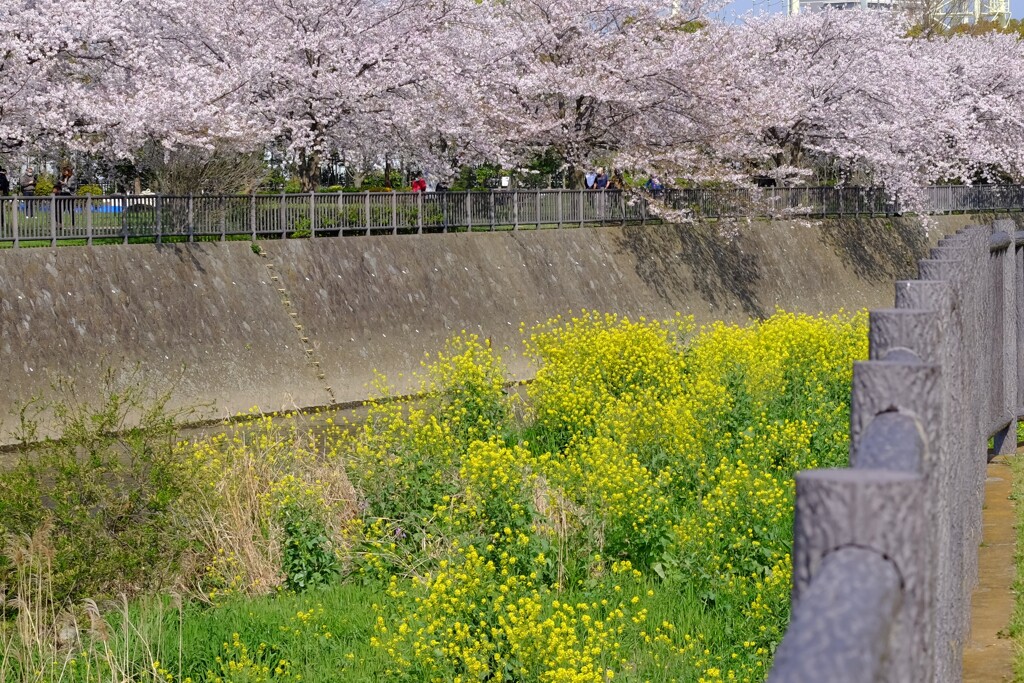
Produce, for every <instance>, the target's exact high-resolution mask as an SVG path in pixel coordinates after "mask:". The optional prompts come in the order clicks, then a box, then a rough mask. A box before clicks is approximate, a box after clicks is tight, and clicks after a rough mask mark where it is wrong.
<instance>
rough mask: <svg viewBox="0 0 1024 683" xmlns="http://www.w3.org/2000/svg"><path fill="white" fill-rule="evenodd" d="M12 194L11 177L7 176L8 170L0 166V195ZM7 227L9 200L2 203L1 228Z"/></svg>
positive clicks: (0, 209)
mask: <svg viewBox="0 0 1024 683" xmlns="http://www.w3.org/2000/svg"><path fill="white" fill-rule="evenodd" d="M9 194H11V179H10V178H8V177H7V171H6V170H4V169H3V168H0V197H6V196H8V195H9ZM5 227H7V202H2V203H0V230H2V229H3V228H5Z"/></svg>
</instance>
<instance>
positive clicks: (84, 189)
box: [75, 185, 103, 197]
mask: <svg viewBox="0 0 1024 683" xmlns="http://www.w3.org/2000/svg"><path fill="white" fill-rule="evenodd" d="M75 194H76V195H78V196H79V197H85V196H87V195H92V196H93V197H99V196H101V195H102V194H103V188H101V187H100V186H99V185H82V186H81V187H79V188H78V190H77V191H76V192H75Z"/></svg>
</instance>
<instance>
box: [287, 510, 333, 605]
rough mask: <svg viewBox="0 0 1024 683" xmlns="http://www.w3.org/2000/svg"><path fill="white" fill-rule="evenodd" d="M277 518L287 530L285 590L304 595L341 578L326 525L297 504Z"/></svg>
mask: <svg viewBox="0 0 1024 683" xmlns="http://www.w3.org/2000/svg"><path fill="white" fill-rule="evenodd" d="M278 514H279V516H280V521H281V527H282V529H283V530H284V548H283V553H282V564H283V565H284V566H283V567H282V569H283V570H284V574H285V580H284V583H285V586H286V587H287V588H288V589H289V590H293V591H295V592H297V593H301V592H302V591H304V590H307V589H309V588H314V587H316V586H322V585H325V584H327V583H329V582H330V581H331V580H332V579H334V578H335V577H336V576H337V575H338V570H339V566H338V558H337V557H336V556H335V554H334V550H333V549H332V547H331V541H330V538H329V536H328V534H327V527H326V526H325V525H324V523H323V521H321V520H320V519H318V518H317V517H316V516H315V515H314V514H313V513H312V512H311V511H310V510H308V509H307V508H305V507H303V506H300V505H295V504H289V505H284V506H283V507H282V508H281V510H280V511H279V513H278Z"/></svg>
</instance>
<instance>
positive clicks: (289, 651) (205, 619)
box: [147, 584, 386, 682]
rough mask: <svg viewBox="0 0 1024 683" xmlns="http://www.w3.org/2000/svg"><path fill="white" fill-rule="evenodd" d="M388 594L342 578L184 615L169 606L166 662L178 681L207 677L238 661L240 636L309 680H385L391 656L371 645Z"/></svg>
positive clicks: (163, 632)
mask: <svg viewBox="0 0 1024 683" xmlns="http://www.w3.org/2000/svg"><path fill="white" fill-rule="evenodd" d="M381 599H382V594H381V593H380V592H379V591H378V590H377V589H375V588H373V587H368V586H362V585H358V584H336V585H333V586H330V587H327V588H324V589H321V590H316V591H310V592H307V593H304V594H302V595H295V594H288V593H282V594H280V595H277V596H269V597H261V598H254V599H244V600H243V599H238V600H233V601H230V602H228V603H226V604H224V605H220V606H217V607H212V608H205V607H202V606H197V605H195V604H186V605H185V606H184V608H183V609H182V612H181V614H180V615H179V613H178V611H177V610H174V609H172V610H167V609H166V608H167V605H166V604H165V605H164V606H163V607H162V608H160V611H161V612H162V615H159V616H162V619H163V623H162V628H160V629H159V631H160V633H159V636H160V637H159V639H158V640H157V641H156V642H158V643H159V650H160V652H163V653H167V654H166V655H165V656H164V659H163V660H162V663H163V665H164V668H166V669H167V670H168V671H171V672H172V673H173V674H174V675H175V676H176V677H177V679H178V680H183V679H185V678H189V677H191V678H192V679H193V680H195V681H202V680H205V679H206V677H207V676H206V674H207V672H208V671H211V670H212V671H214V672H217V671H218V664H217V661H216V660H217V657H221V658H222V660H225V661H227V660H228V658H230V657H232V656H233V657H234V658H235V660H236V661H237V660H238V659H239V654H238V648H237V647H235V646H234V642H235V634H237V636H238V642H240V643H242V644H244V645H245V647H246V648H248V650H249V651H250V653H256V652H259V650H260V645H261V644H263V645H265V649H264V650H263V652H264V653H265V655H264V658H265V659H266V661H268V662H271V663H272V664H274V665H276V664H277V663H279V661H280V660H281V659H285V660H287V661H288V662H289V663H290V667H289V668H290V670H291V672H292V674H293V675H295V674H297V675H300V676H301V680H305V681H333V680H339V681H340V680H344V681H354V682H361V681H379V680H384V678H383V671H384V669H385V667H386V662H385V660H384V658H383V657H382V656H381V655H382V654H383V653H381V652H380V651H379V650H377V649H375V648H373V647H372V646H371V645H370V635H371V634H372V631H373V623H374V619H375V613H374V610H373V605H374V603H377V602H379V601H380V600H381ZM151 609H152V607H151ZM300 613H301V614H300ZM307 615H308V616H307ZM179 616H180V617H181V620H180V622H179V620H178V618H179ZM304 617H306V618H304ZM179 639H180V640H179ZM179 643H180V644H181V648H180V660H179V658H178V652H179ZM256 658H257V659H258V658H259V657H256ZM147 664H148V663H147Z"/></svg>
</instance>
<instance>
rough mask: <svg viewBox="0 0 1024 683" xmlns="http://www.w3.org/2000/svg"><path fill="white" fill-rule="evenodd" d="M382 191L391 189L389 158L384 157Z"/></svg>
mask: <svg viewBox="0 0 1024 683" xmlns="http://www.w3.org/2000/svg"><path fill="white" fill-rule="evenodd" d="M384 189H386V190H390V189H392V188H391V157H390V156H388V155H384Z"/></svg>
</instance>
